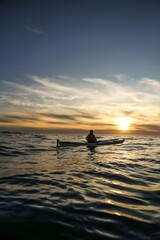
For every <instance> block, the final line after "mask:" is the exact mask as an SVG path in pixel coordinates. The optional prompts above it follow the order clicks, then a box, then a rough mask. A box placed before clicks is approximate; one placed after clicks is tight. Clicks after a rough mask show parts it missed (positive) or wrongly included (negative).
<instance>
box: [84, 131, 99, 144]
mask: <svg viewBox="0 0 160 240" xmlns="http://www.w3.org/2000/svg"><path fill="white" fill-rule="evenodd" d="M86 140H87V142H89V143H95V142H97V139H96V137H95V135H94V134H93V130H90V133H89V134H88V135H87V137H86Z"/></svg>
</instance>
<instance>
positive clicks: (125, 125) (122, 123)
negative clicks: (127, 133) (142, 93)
mask: <svg viewBox="0 0 160 240" xmlns="http://www.w3.org/2000/svg"><path fill="white" fill-rule="evenodd" d="M131 122H132V121H131V119H130V118H128V117H121V118H117V119H116V124H117V125H118V126H119V129H120V130H129V127H130V125H131Z"/></svg>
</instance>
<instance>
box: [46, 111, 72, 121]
mask: <svg viewBox="0 0 160 240" xmlns="http://www.w3.org/2000/svg"><path fill="white" fill-rule="evenodd" d="M41 115H42V116H45V117H49V118H56V119H61V120H70V121H75V120H76V118H75V116H71V115H69V114H56V113H43V114H41Z"/></svg>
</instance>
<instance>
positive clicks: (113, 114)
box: [0, 0, 160, 133]
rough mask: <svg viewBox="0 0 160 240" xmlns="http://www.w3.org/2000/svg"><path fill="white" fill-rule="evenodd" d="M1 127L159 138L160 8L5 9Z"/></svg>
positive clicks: (84, 4) (95, 4)
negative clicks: (126, 126) (120, 127)
mask: <svg viewBox="0 0 160 240" xmlns="http://www.w3.org/2000/svg"><path fill="white" fill-rule="evenodd" d="M0 6H1V7H0V27H1V38H0V52H1V64H0V105H1V110H0V113H1V118H0V122H1V123H0V124H1V127H2V128H3V127H6V128H10V127H18V126H21V127H32V126H35V125H36V126H37V127H39V128H47V129H49V128H51V129H54V128H78V129H88V128H90V126H91V125H92V126H93V127H94V128H95V129H102V130H103V129H104V130H106V131H107V130H116V128H115V122H116V119H117V118H120V117H127V118H128V117H129V118H131V121H132V130H136V131H141V132H145V131H147V132H154V133H158V132H160V131H159V130H160V125H159V122H160V121H159V120H160V110H159V104H160V97H159V92H160V91H159V90H160V44H159V42H160V14H159V11H160V2H159V1H158V0H130V1H128V0H106V1H105V0H93V1H91V0H85V1H84V0H81V1H76V0H74V1H73V0H59V1H55V0H53V1H51V0H45V1H44V0H43V1H42V0H39V1H38V0H35V1H30V0H29V1H27V0H26V1H25V0H22V1H16V0H15V1H9V0H5V1H1V3H0Z"/></svg>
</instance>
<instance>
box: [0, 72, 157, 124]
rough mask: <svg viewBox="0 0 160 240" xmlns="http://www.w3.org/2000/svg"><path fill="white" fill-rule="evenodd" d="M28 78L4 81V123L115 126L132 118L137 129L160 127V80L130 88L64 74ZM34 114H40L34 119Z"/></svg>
mask: <svg viewBox="0 0 160 240" xmlns="http://www.w3.org/2000/svg"><path fill="white" fill-rule="evenodd" d="M28 77H29V78H30V81H28V82H27V85H25V84H20V83H15V82H11V81H4V80H3V81H1V84H3V85H7V91H8V92H1V97H0V101H1V103H2V106H3V108H1V110H0V111H1V113H3V112H4V113H3V114H1V115H2V118H1V121H2V122H5V119H6V122H7V121H8V122H11V120H12V121H13V122H14V121H17V122H18V121H19V122H22V123H23V122H39V123H41V124H42V123H44V124H52V125H55V126H57V125H58V124H59V125H62V123H63V124H64V125H65V124H67V125H70V126H71V125H73V126H75V125H77V126H82V125H83V126H84V125H86V126H87V125H88V126H89V125H90V126H106V127H107V126H108V127H109V126H110V127H111V126H112V124H113V122H114V120H115V118H118V117H124V116H129V117H132V118H133V119H134V124H135V125H134V126H135V127H136V126H138V125H136V124H140V123H141V122H145V121H147V122H148V126H149V125H150V128H151V125H152V124H153V123H154V124H155V125H157V124H158V123H157V122H158V121H159V105H160V97H159V90H160V89H159V87H160V83H159V80H155V79H150V78H142V79H139V80H137V81H136V82H135V84H134V85H133V84H132V85H130V82H129V81H125V82H123V81H118V82H114V81H111V80H108V79H101V78H87V77H86V78H83V79H77V80H76V79H72V78H70V77H68V76H63V75H59V76H58V77H52V78H51V77H46V78H42V77H40V76H36V75H30V76H28ZM23 82H24V81H23ZM5 108H6V112H7V109H8V111H9V109H12V111H13V110H14V109H15V110H16V111H19V113H21V114H22V117H20V116H17V118H14V117H10V116H8V117H7V116H6V115H5V113H6V112H5ZM26 112H27V113H26ZM25 113H26V114H25ZM33 113H36V115H34V117H33V118H32V117H31V118H30V116H32V115H33ZM3 115H4V118H3ZM23 116H24V117H23ZM15 119H17V120H15ZM25 119H26V120H25ZM154 124H153V125H154ZM67 125H66V126H67Z"/></svg>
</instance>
